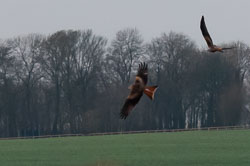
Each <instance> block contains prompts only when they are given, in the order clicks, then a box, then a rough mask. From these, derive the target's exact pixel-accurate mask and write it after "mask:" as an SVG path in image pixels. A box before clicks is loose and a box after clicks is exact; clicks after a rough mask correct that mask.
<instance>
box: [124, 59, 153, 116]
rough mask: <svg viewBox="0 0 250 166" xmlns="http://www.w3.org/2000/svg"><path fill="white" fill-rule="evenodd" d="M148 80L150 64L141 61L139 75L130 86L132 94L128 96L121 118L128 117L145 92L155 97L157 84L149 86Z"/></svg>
mask: <svg viewBox="0 0 250 166" xmlns="http://www.w3.org/2000/svg"><path fill="white" fill-rule="evenodd" d="M147 81H148V66H147V64H146V63H140V64H139V69H138V72H137V75H136V77H135V82H134V83H133V84H132V85H131V86H130V87H129V89H130V90H131V91H130V94H129V96H128V97H127V99H126V101H125V103H124V105H123V107H122V109H121V112H120V117H121V119H126V118H127V116H128V115H129V113H130V112H131V110H132V109H133V108H134V107H135V105H136V104H137V103H138V102H139V100H140V99H141V97H142V95H143V92H144V93H145V94H146V95H147V96H148V97H149V98H150V99H151V100H153V99H154V93H155V91H156V89H157V86H150V87H147V86H146V85H147Z"/></svg>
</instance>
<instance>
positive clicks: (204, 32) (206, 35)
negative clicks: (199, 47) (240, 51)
mask: <svg viewBox="0 0 250 166" xmlns="http://www.w3.org/2000/svg"><path fill="white" fill-rule="evenodd" d="M200 28H201V32H202V35H203V37H204V38H205V40H206V42H207V45H208V47H209V49H208V51H210V52H216V51H219V52H223V50H227V49H232V48H234V47H228V48H223V47H218V46H216V45H214V44H213V41H212V38H211V37H210V35H209V33H208V30H207V27H206V24H205V20H204V16H202V17H201V23H200Z"/></svg>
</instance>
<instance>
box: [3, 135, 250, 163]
mask: <svg viewBox="0 0 250 166" xmlns="http://www.w3.org/2000/svg"><path fill="white" fill-rule="evenodd" d="M0 165H1V166H198V165H202V166H211V165H213V166H217V165H218V166H236V165H238V166H249V165H250V130H223V131H186V132H175V133H152V134H125V135H107V136H85V137H84V136H82V137H61V138H42V139H23V140H21V139H20V140H0Z"/></svg>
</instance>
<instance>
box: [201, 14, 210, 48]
mask: <svg viewBox="0 0 250 166" xmlns="http://www.w3.org/2000/svg"><path fill="white" fill-rule="evenodd" d="M200 28H201V32H202V35H203V37H204V39H205V40H206V42H207V45H208V47H212V46H213V40H212V38H211V37H210V35H209V33H208V30H207V27H206V24H205V20H204V16H202V17H201V23H200Z"/></svg>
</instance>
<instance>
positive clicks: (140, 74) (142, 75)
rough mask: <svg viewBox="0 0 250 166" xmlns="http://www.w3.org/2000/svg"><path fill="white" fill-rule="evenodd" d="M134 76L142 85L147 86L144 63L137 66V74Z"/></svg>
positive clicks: (146, 71) (146, 70)
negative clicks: (139, 79) (141, 81)
mask: <svg viewBox="0 0 250 166" xmlns="http://www.w3.org/2000/svg"><path fill="white" fill-rule="evenodd" d="M136 76H137V77H140V78H141V79H142V80H143V82H144V85H146V84H147V82H148V65H147V64H146V63H145V62H144V63H140V64H139V68H138V72H137V75H136Z"/></svg>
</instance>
